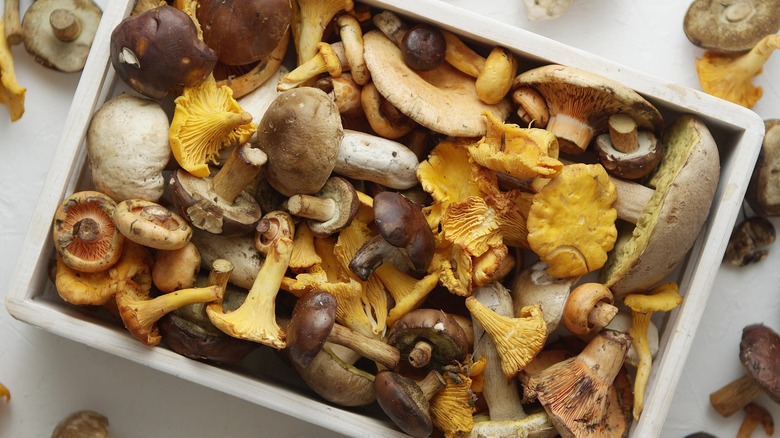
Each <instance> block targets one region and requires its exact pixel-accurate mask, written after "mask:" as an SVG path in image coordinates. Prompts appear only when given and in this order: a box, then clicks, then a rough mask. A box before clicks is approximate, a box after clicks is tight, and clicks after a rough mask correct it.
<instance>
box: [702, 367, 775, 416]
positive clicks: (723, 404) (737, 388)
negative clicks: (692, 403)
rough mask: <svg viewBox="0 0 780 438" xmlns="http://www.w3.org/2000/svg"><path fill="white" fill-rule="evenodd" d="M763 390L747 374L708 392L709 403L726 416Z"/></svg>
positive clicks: (743, 405) (755, 397)
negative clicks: (710, 392)
mask: <svg viewBox="0 0 780 438" xmlns="http://www.w3.org/2000/svg"><path fill="white" fill-rule="evenodd" d="M763 393H764V392H763V390H762V389H761V387H760V386H758V384H757V383H756V381H755V379H753V377H751V376H750V375H748V374H744V375H743V376H742V377H740V378H738V379H736V380H734V381H732V382H730V383H728V384H727V385H725V386H723V387H722V388H720V389H718V390H717V391H715V392H713V393H712V394H710V404H711V405H712V407H713V408H715V410H716V411H718V413H719V414H720V415H723V416H724V417H728V416H730V415H732V414H734V413H735V412H737V411H738V410H740V409H742V408H744V407H745V406H747V404H748V403H750V402H751V401H753V400H755V399H757V398H758V397H759V396H760V395H761V394H763Z"/></svg>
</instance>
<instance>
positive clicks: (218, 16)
mask: <svg viewBox="0 0 780 438" xmlns="http://www.w3.org/2000/svg"><path fill="white" fill-rule="evenodd" d="M292 14H293V12H292V5H291V4H290V0H273V1H255V0H230V1H222V0H201V1H199V2H198V9H197V17H198V21H199V22H200V24H201V27H202V29H203V42H204V43H206V44H207V45H208V46H209V47H211V48H212V49H214V51H215V52H216V53H217V59H219V62H222V63H224V64H228V65H245V64H250V63H253V62H257V61H260V60H263V59H265V58H267V57H268V56H269V55H270V54H271V53H272V52H273V51H274V49H275V48H276V47H277V46H278V45H279V43H280V41H281V40H282V39H283V38H289V36H288V34H287V31H288V29H289V28H290V21H291V20H292Z"/></svg>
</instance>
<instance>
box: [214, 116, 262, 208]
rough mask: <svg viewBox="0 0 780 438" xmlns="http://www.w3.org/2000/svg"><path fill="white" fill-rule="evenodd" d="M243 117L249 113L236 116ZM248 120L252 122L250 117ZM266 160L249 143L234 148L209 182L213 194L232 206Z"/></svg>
mask: <svg viewBox="0 0 780 438" xmlns="http://www.w3.org/2000/svg"><path fill="white" fill-rule="evenodd" d="M244 115H249V113H247V112H244V113H242V114H236V116H238V117H242V119H244ZM249 120H250V121H251V120H252V116H251V115H249ZM247 123H248V122H247ZM267 160H268V157H267V156H266V155H265V152H263V151H261V150H260V149H257V148H253V147H251V146H250V144H249V143H244V144H243V145H241V146H239V147H237V148H235V149H234V150H233V153H232V154H230V157H229V158H228V159H227V161H226V162H225V164H224V166H222V169H220V171H219V172H217V173H216V174H215V175H214V177H213V178H212V180H211V184H212V187H213V188H214V192H215V193H216V194H217V195H219V196H220V197H221V198H224V199H225V200H227V201H228V203H230V204H232V203H233V201H235V200H236V198H237V197H238V195H240V194H241V192H242V191H243V190H244V188H246V187H247V186H248V185H249V184H251V183H252V182H253V181H254V180H255V178H256V177H257V175H258V173H260V168H261V167H262V166H263V165H264V164H265V163H266V161H267Z"/></svg>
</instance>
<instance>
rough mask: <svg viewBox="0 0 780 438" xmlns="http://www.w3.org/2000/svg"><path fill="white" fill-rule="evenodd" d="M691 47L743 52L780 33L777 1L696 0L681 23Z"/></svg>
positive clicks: (778, 3)
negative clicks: (765, 38) (767, 36)
mask: <svg viewBox="0 0 780 438" xmlns="http://www.w3.org/2000/svg"><path fill="white" fill-rule="evenodd" d="M683 30H684V31H685V36H687V37H688V40H690V41H691V43H693V44H694V45H696V46H698V47H701V48H704V49H710V50H715V51H719V52H746V51H748V50H750V49H752V48H753V46H755V45H756V44H757V43H758V42H759V41H760V40H761V38H763V37H765V36H766V35H771V34H773V33H777V31H778V30H780V1H778V0H734V1H728V2H723V1H715V0H695V1H694V2H693V3H691V5H690V7H689V8H688V11H687V12H686V13H685V18H684V20H683Z"/></svg>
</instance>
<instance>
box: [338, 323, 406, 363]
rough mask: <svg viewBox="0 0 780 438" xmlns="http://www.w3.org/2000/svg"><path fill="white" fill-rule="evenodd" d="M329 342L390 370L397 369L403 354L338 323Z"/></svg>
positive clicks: (388, 345)
mask: <svg viewBox="0 0 780 438" xmlns="http://www.w3.org/2000/svg"><path fill="white" fill-rule="evenodd" d="M328 341H329V342H332V343H334V344H338V345H343V346H345V347H348V348H349V349H350V350H354V351H356V352H358V353H360V355H361V356H363V357H366V358H369V359H371V360H373V361H376V362H378V363H380V364H381V365H382V366H384V367H387V368H388V369H393V368H395V367H396V365H398V361H399V360H400V358H401V353H400V352H399V351H398V350H397V349H396V348H394V347H393V346H391V345H390V344H387V343H385V342H383V341H380V340H377V339H372V338H369V337H367V336H364V335H361V334H359V333H357V332H355V331H353V330H350V329H348V328H347V327H344V326H343V325H341V324H338V323H337V324H334V325H333V328H332V329H331V332H330V335H328Z"/></svg>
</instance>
